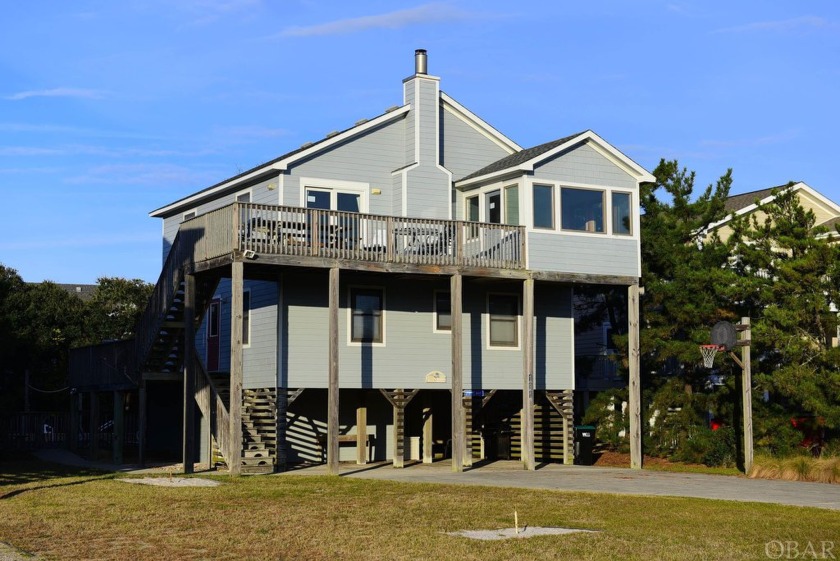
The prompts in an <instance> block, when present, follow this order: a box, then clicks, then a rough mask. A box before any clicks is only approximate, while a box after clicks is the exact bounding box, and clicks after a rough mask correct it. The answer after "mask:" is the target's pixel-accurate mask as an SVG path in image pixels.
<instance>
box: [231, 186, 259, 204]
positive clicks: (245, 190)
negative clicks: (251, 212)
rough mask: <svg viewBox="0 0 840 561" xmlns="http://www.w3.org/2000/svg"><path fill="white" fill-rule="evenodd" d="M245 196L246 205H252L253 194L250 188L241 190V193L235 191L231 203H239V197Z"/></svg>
mask: <svg viewBox="0 0 840 561" xmlns="http://www.w3.org/2000/svg"><path fill="white" fill-rule="evenodd" d="M246 194H247V195H248V203H253V202H254V194H253V193H252V192H251V188H250V187H249V188H248V189H243V190H242V191H237V192H236V194H235V195H234V196H233V201H234V202H240V201H239V197H241V196H242V195H246Z"/></svg>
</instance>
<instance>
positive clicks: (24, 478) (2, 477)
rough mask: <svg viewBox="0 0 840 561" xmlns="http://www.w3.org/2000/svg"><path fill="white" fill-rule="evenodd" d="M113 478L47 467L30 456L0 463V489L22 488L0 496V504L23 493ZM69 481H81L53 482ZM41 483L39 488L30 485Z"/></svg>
mask: <svg viewBox="0 0 840 561" xmlns="http://www.w3.org/2000/svg"><path fill="white" fill-rule="evenodd" d="M113 476H114V474H112V473H109V472H105V471H99V470H94V469H88V468H78V467H72V466H65V465H61V464H53V463H47V462H44V461H41V460H38V459H37V458H34V457H32V456H30V455H25V456H21V457H17V458H2V459H0V489H2V488H3V487H12V486H15V487H17V486H26V487H24V488H22V489H14V490H12V491H9V492H7V493H3V494H0V500H4V499H10V498H12V497H15V496H17V495H20V494H21V493H24V492H27V491H35V490H38V489H47V488H50V487H64V486H68V485H79V484H81V483H87V482H89V481H98V480H101V479H110V478H112V477H113ZM69 477H84V478H87V479H83V480H81V481H55V480H56V479H66V478H69ZM37 483H43V485H32V484H37Z"/></svg>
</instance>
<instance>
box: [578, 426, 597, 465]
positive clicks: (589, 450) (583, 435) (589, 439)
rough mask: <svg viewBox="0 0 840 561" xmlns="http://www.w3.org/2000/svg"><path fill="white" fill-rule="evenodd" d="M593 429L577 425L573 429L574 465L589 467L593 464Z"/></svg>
mask: <svg viewBox="0 0 840 561" xmlns="http://www.w3.org/2000/svg"><path fill="white" fill-rule="evenodd" d="M594 450H595V427H593V426H592V425H578V426H576V427H575V464H576V465H579V466H591V465H592V464H594V463H595V457H594V454H593V452H594Z"/></svg>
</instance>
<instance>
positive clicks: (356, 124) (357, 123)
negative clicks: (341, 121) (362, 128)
mask: <svg viewBox="0 0 840 561" xmlns="http://www.w3.org/2000/svg"><path fill="white" fill-rule="evenodd" d="M367 122H368V120H367V119H359V120H358V121H356V122H355V123H354V125H355V126H357V127H358V126H359V125H364V124H365V123H367Z"/></svg>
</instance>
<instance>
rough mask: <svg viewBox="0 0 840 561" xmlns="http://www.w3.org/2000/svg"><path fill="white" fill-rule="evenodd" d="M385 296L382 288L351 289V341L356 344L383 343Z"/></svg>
mask: <svg viewBox="0 0 840 561" xmlns="http://www.w3.org/2000/svg"><path fill="white" fill-rule="evenodd" d="M384 301H385V294H384V291H383V290H382V289H380V288H351V289H350V310H351V319H350V340H351V341H352V342H354V343H382V342H383V341H384V338H383V332H384V329H383V327H384V325H383V323H384V322H383V319H384V318H383V310H384Z"/></svg>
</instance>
